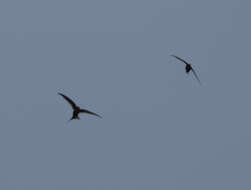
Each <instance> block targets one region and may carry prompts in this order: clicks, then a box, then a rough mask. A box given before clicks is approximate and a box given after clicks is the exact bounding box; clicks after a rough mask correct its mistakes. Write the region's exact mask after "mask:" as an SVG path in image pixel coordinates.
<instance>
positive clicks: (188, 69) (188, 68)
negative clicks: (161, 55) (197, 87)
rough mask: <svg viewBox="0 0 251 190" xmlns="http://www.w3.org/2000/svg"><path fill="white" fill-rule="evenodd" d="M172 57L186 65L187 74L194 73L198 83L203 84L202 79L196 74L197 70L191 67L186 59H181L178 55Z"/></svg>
mask: <svg viewBox="0 0 251 190" xmlns="http://www.w3.org/2000/svg"><path fill="white" fill-rule="evenodd" d="M171 56H172V57H175V58H176V59H178V60H180V61H181V62H183V63H185V64H186V73H187V74H188V73H189V72H190V71H192V72H193V74H194V76H195V78H196V79H197V81H198V82H199V83H200V84H201V82H200V79H199V77H198V75H197V74H196V72H195V70H194V69H193V67H192V66H191V64H189V63H188V62H186V61H185V60H184V59H181V58H180V57H178V56H176V55H171Z"/></svg>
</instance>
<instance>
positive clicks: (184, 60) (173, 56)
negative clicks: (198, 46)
mask: <svg viewBox="0 0 251 190" xmlns="http://www.w3.org/2000/svg"><path fill="white" fill-rule="evenodd" d="M171 56H172V57H175V58H176V59H178V60H180V61H182V62H183V63H185V64H186V65H188V64H189V63H188V62H186V61H185V60H184V59H181V58H180V57H178V56H176V55H171Z"/></svg>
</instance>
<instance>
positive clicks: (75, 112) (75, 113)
mask: <svg viewBox="0 0 251 190" xmlns="http://www.w3.org/2000/svg"><path fill="white" fill-rule="evenodd" d="M58 94H59V95H60V96H62V97H63V98H64V99H65V100H66V101H67V102H68V103H69V104H70V105H71V107H72V109H73V113H72V117H71V119H70V120H69V121H71V120H73V119H80V118H79V117H78V114H79V113H87V114H91V115H94V116H97V117H100V118H102V117H101V116H100V115H98V114H96V113H93V112H91V111H88V110H86V109H80V107H78V106H77V105H76V104H75V103H74V102H73V101H72V100H71V99H70V98H69V97H67V96H66V95H64V94H61V93H58Z"/></svg>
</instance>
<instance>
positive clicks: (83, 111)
mask: <svg viewBox="0 0 251 190" xmlns="http://www.w3.org/2000/svg"><path fill="white" fill-rule="evenodd" d="M79 113H87V114H91V115H95V116H97V117H99V118H102V117H101V116H100V115H98V114H96V113H93V112H91V111H89V110H86V109H80V112H79Z"/></svg>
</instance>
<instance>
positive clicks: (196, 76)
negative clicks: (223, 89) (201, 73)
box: [191, 68, 201, 85]
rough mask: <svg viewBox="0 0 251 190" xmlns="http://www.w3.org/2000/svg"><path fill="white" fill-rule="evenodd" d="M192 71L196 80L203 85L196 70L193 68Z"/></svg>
mask: <svg viewBox="0 0 251 190" xmlns="http://www.w3.org/2000/svg"><path fill="white" fill-rule="evenodd" d="M191 70H192V72H193V74H194V76H195V78H196V79H197V81H198V82H199V83H200V85H201V82H200V79H199V77H198V75H197V74H196V72H195V70H194V69H193V68H192V69H191Z"/></svg>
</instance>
